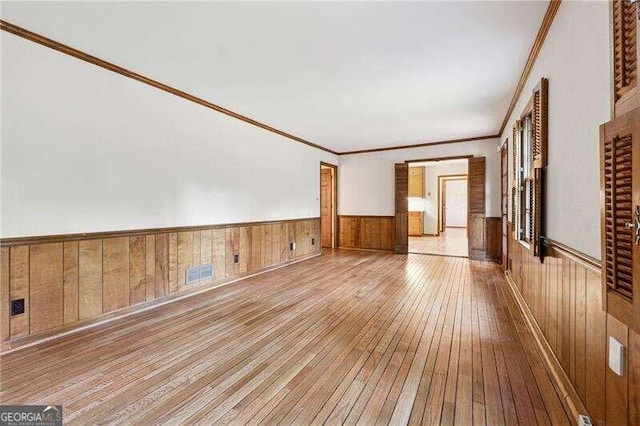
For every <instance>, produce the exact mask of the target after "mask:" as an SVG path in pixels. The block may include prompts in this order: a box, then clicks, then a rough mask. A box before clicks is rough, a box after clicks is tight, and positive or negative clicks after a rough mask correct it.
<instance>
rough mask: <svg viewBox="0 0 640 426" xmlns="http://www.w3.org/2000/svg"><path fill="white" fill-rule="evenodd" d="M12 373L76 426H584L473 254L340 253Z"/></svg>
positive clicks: (86, 334) (16, 388) (25, 396)
mask: <svg viewBox="0 0 640 426" xmlns="http://www.w3.org/2000/svg"><path fill="white" fill-rule="evenodd" d="M256 288H260V292H256V290H255V289H256ZM310 295H312V297H310ZM114 336H118V344H117V345H114V344H113V338H114ZM34 368H37V374H34ZM0 369H1V370H0V374H1V375H2V378H3V380H2V382H1V383H0V394H1V395H2V398H3V403H6V404H13V403H17V402H20V403H23V404H29V403H36V402H37V401H41V400H43V399H52V400H55V401H59V402H60V403H61V404H63V405H64V407H65V410H64V416H65V419H64V420H65V422H66V423H69V424H94V423H123V424H160V423H170V424H182V423H185V424H192V423H193V424H195V423H198V424H258V423H262V424H338V423H340V424H342V423H346V424H354V423H360V424H408V423H409V424H427V423H436V424H470V423H471V422H472V421H473V422H474V423H478V424H485V423H486V424H491V425H494V424H496V425H500V424H515V423H522V424H537V423H540V424H558V425H568V424H570V423H569V419H568V418H567V416H566V414H564V412H563V409H562V406H561V402H560V397H559V395H558V394H557V392H556V391H555V390H554V388H553V386H552V384H551V382H550V380H549V377H548V376H547V374H546V372H545V370H544V367H543V366H542V364H541V361H540V358H539V355H538V353H537V352H536V351H535V348H534V347H533V343H532V336H531V334H530V333H529V332H528V330H527V329H526V327H525V324H524V320H523V317H522V315H521V314H520V312H519V311H518V309H517V308H516V306H515V303H514V300H513V297H512V295H511V293H510V292H509V291H508V289H507V288H506V283H505V280H504V277H503V276H502V274H501V271H500V269H499V267H498V266H497V265H495V264H493V263H488V262H476V261H469V260H467V259H461V258H443V257H433V256H424V255H407V256H398V255H393V254H391V253H382V252H364V251H352V250H334V251H331V252H329V253H328V254H327V255H325V256H321V257H317V258H315V259H312V260H308V261H305V262H301V263H298V264H296V265H293V266H290V267H287V268H284V269H279V270H277V271H272V272H269V273H266V274H263V275H260V276H256V277H252V278H249V279H246V280H243V281H240V282H237V283H235V284H232V285H228V286H224V287H220V288H216V289H214V290H211V291H208V292H205V293H201V294H199V295H198V296H197V297H189V298H186V299H183V300H179V301H176V302H174V303H171V304H167V305H163V306H160V307H156V308H155V309H153V310H152V311H149V312H146V313H144V314H140V315H136V316H135V317H128V318H123V319H121V320H118V321H116V322H112V323H109V324H105V325H103V326H101V327H100V328H96V329H93V330H85V331H82V332H81V333H78V334H75V335H73V336H65V337H63V338H61V339H58V340H55V341H50V342H46V343H44V344H42V345H39V346H34V347H30V348H25V349H23V350H21V351H18V352H14V353H10V354H6V355H3V356H2V363H1V364H0ZM97 372H99V374H97ZM42 375H44V376H46V377H48V378H49V379H48V380H46V381H43V380H41V379H40V378H41V376H42Z"/></svg>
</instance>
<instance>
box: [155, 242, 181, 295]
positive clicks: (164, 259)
mask: <svg viewBox="0 0 640 426" xmlns="http://www.w3.org/2000/svg"><path fill="white" fill-rule="evenodd" d="M155 237H156V249H155V251H156V272H155V277H156V297H163V296H166V295H168V294H169V264H170V263H169V238H170V237H169V234H158V235H156V236H155ZM175 246H176V250H177V244H175ZM177 264H178V261H177V254H176V261H175V263H171V265H174V266H173V267H172V268H174V269H177ZM177 279H178V278H177V272H176V282H175V284H174V286H177Z"/></svg>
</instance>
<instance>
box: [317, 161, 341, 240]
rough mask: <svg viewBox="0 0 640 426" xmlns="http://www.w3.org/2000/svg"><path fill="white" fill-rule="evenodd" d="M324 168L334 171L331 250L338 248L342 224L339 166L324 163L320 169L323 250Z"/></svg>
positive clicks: (320, 233) (321, 163)
mask: <svg viewBox="0 0 640 426" xmlns="http://www.w3.org/2000/svg"><path fill="white" fill-rule="evenodd" d="M323 168H329V169H332V179H331V183H332V187H333V188H332V194H333V197H332V198H333V200H331V201H332V203H331V204H332V209H331V210H332V211H331V221H332V222H333V223H332V226H331V248H334V249H335V248H338V242H339V241H338V235H339V234H338V232H339V227H340V223H339V220H338V166H337V165H335V164H331V163H325V162H324V161H321V162H320V167H319V177H320V179H319V182H318V187H319V189H320V192H319V194H318V210H319V212H320V232H319V235H320V241H319V242H320V248H321V249H322V199H321V197H322V169H323Z"/></svg>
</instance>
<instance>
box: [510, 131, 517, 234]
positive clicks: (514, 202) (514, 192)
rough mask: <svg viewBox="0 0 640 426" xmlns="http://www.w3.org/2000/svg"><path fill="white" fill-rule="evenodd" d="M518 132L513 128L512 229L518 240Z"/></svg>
mask: <svg viewBox="0 0 640 426" xmlns="http://www.w3.org/2000/svg"><path fill="white" fill-rule="evenodd" d="M517 132H518V125H517V123H516V125H515V126H514V127H513V138H512V139H511V156H512V158H511V160H512V163H511V229H512V231H513V237H514V238H515V239H517V236H516V235H517V233H516V222H517V219H516V215H517V214H518V200H517V192H518V191H517V190H516V188H517V186H518V175H517V172H516V170H517V168H516V165H517V164H518V145H517V142H516V137H517Z"/></svg>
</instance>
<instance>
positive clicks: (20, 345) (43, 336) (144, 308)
mask: <svg viewBox="0 0 640 426" xmlns="http://www.w3.org/2000/svg"><path fill="white" fill-rule="evenodd" d="M318 256H322V253H314V254H312V255H309V256H305V257H301V258H300V259H294V260H289V261H286V262H282V263H279V264H277V265H273V266H269V267H266V268H262V269H259V270H257V271H254V272H250V273H246V274H244V275H239V276H235V277H233V278H230V279H229V280H226V281H221V282H219V283H217V284H214V285H212V286H210V287H202V288H198V289H194V290H192V291H188V292H181V293H179V294H170V295H167V296H165V297H163V298H160V299H154V300H150V301H148V302H145V303H141V304H138V305H133V306H128V307H126V308H123V309H119V310H117V311H113V312H109V313H107V314H102V315H100V316H97V317H93V318H88V319H86V320H84V321H82V322H80V323H78V322H75V323H73V324H71V325H69V326H66V327H65V326H63V327H60V328H57V329H53V330H47V331H46V332H43V333H39V334H33V335H29V336H24V337H17V338H15V339H12V340H10V341H7V342H3V343H2V345H0V355H6V354H10V353H13V352H17V351H20V350H23V349H26V348H30V347H33V346H37V345H40V344H43V343H45V342H50V341H53V340H57V339H60V338H62V337H65V336H69V335H72V334H76V333H79V332H81V331H87V330H91V329H92V328H97V327H99V326H102V325H105V324H108V323H111V322H114V321H118V320H121V319H123V318H128V317H130V316H133V315H138V314H140V313H142V312H148V311H150V310H153V309H157V308H159V307H161V306H164V305H167V304H169V303H172V302H176V301H179V300H183V299H187V298H189V297H194V296H197V295H200V294H202V293H206V292H208V291H211V290H215V289H218V288H220V287H224V286H226V285H229V284H233V283H235V282H238V281H242V280H245V279H247V278H251V277H255V276H257V275H261V274H264V273H266V272H271V271H274V270H276V269H280V268H284V267H287V266H291V265H294V264H296V263H300V262H303V261H305V260H309V259H313V258H314V257H318Z"/></svg>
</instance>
